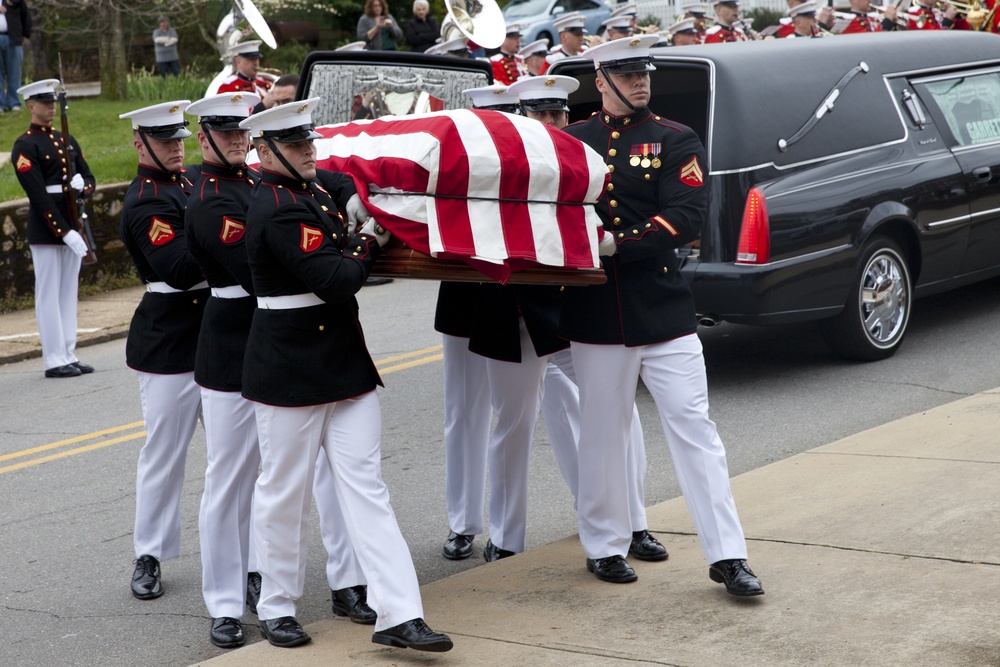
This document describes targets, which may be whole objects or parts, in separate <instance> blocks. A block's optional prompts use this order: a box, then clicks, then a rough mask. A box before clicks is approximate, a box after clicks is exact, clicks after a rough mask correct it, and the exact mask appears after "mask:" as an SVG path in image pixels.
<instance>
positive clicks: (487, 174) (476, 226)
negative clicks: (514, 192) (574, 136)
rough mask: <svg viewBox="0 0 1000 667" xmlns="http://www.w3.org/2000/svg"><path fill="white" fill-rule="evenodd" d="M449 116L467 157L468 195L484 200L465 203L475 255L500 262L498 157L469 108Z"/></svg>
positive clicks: (503, 254) (503, 250)
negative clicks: (474, 195) (484, 198)
mask: <svg viewBox="0 0 1000 667" xmlns="http://www.w3.org/2000/svg"><path fill="white" fill-rule="evenodd" d="M449 115H450V116H451V118H452V121H453V122H454V123H455V129H456V130H457V131H458V135H459V137H461V139H462V144H463V146H464V147H465V151H466V154H467V155H468V157H469V192H474V193H475V194H476V196H477V197H486V198H487V199H486V200H483V199H470V200H468V201H467V203H466V206H467V207H468V210H469V221H470V222H471V223H472V240H473V243H474V244H475V246H476V255H475V256H476V258H477V259H483V260H486V261H493V262H496V261H503V260H505V259H507V252H506V249H507V246H506V243H505V242H504V235H503V225H502V224H501V222H500V202H499V201H496V200H497V199H499V197H500V172H501V165H500V155H499V153H498V152H497V147H496V145H495V144H494V143H493V137H492V136H491V135H490V133H489V131H488V130H487V129H486V127H485V126H484V125H483V122H482V121H481V120H479V117H478V116H476V115H475V114H474V113H472V112H471V111H469V110H468V109H462V110H458V111H452V112H451V113H450V114H449ZM432 249H433V247H432Z"/></svg>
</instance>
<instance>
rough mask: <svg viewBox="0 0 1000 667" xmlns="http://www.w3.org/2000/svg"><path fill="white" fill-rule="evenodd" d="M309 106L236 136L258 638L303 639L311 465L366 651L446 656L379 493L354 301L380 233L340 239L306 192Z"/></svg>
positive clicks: (336, 221)
mask: <svg viewBox="0 0 1000 667" xmlns="http://www.w3.org/2000/svg"><path fill="white" fill-rule="evenodd" d="M318 102H319V98H312V99H309V100H304V101H301V102H294V103H291V104H285V105H281V106H278V107H275V108H273V109H269V110H267V111H263V112H261V113H258V114H254V115H253V116H251V117H250V118H248V119H246V120H245V121H243V122H242V123H241V124H240V125H241V127H244V128H247V129H249V130H250V136H251V138H252V139H253V140H254V144H255V147H256V148H257V152H258V156H259V157H260V160H261V166H262V178H261V183H260V185H259V186H258V187H257V190H256V191H255V193H254V195H253V199H252V202H251V205H250V210H249V214H248V217H247V230H246V236H245V238H246V241H245V242H246V246H247V254H248V257H249V260H250V270H251V277H252V280H253V290H254V293H255V294H256V296H257V305H258V308H257V310H256V312H255V313H254V316H253V322H252V324H251V327H250V336H249V339H248V340H247V352H246V357H245V360H244V367H243V395H244V396H245V397H246V398H248V399H249V400H251V401H254V402H255V403H256V406H255V410H256V418H257V431H258V434H259V438H260V448H261V461H262V467H263V471H262V472H261V475H260V476H259V477H258V479H257V486H256V488H255V491H254V494H255V498H254V503H255V506H254V531H255V539H256V543H257V560H258V567H259V568H260V572H261V576H262V583H261V596H260V601H259V603H258V605H257V613H258V616H259V618H260V620H261V631H262V633H263V634H264V636H265V637H266V638H267V639H268V641H269V642H271V644H273V645H275V646H280V647H291V646H298V645H300V644H304V643H306V642H308V641H309V640H310V638H309V636H308V635H307V634H306V633H305V631H304V630H303V629H302V626H301V625H300V624H299V623H298V621H297V620H296V618H295V602H296V600H297V599H298V598H299V597H301V595H302V589H303V583H304V575H305V544H306V539H307V536H308V506H309V502H310V500H311V493H310V489H311V486H312V479H313V476H314V474H315V469H316V459H317V456H318V455H319V454H320V453H323V454H325V455H326V456H327V458H328V460H329V462H330V465H331V467H332V469H333V476H334V484H335V485H336V489H337V494H338V496H339V497H340V499H341V501H342V508H343V512H344V516H345V518H346V521H347V527H348V531H349V532H350V535H351V540H352V541H353V543H354V545H355V550H356V552H357V556H358V560H359V562H360V564H361V569H362V570H363V571H364V573H365V577H366V578H367V580H368V581H369V585H370V590H371V598H370V600H371V604H372V606H373V607H374V609H375V611H376V612H377V614H378V620H377V622H376V625H375V633H374V634H373V636H372V641H373V642H375V643H379V644H386V645H390V646H398V647H408V648H414V649H419V650H426V651H447V650H450V649H451V647H452V642H451V639H449V638H448V637H447V636H446V635H443V634H440V633H435V632H434V631H432V630H431V629H430V628H429V627H428V626H427V624H426V623H424V621H423V618H422V617H423V608H422V604H421V600H420V588H419V585H418V583H417V575H416V571H415V570H414V568H413V562H412V560H411V558H410V553H409V549H408V547H407V545H406V541H405V540H404V539H403V536H402V533H401V532H400V530H399V526H398V525H397V523H396V518H395V515H394V514H393V512H392V507H391V506H390V504H389V493H388V490H387V488H386V486H385V483H384V482H383V481H382V477H381V472H380V449H379V447H380V437H381V436H380V430H381V414H380V409H379V402H378V397H377V395H376V394H375V387H376V385H378V384H381V380H380V379H379V376H378V372H377V371H376V369H375V364H374V362H373V361H372V359H371V356H370V355H369V353H368V350H367V347H366V346H365V341H364V335H363V333H362V331H361V325H360V323H359V321H358V305H357V300H356V299H355V294H356V293H357V291H358V290H359V289H361V286H362V285H363V284H364V281H365V279H366V278H367V277H368V275H369V273H370V272H371V267H372V264H373V263H374V261H375V258H376V257H377V256H378V252H379V248H380V246H381V245H382V244H384V243H385V242H386V241H387V240H388V232H385V231H384V230H381V228H380V227H377V225H376V224H375V222H374V220H370V219H369V220H368V221H367V222H366V223H365V226H364V228H363V229H362V231H361V233H358V234H354V235H353V236H351V235H349V234H345V230H344V226H343V221H342V217H341V216H340V214H339V212H338V208H337V204H336V203H335V202H334V201H333V199H332V198H331V197H330V195H329V194H328V193H327V192H326V191H325V190H324V189H321V188H318V187H317V185H316V183H315V181H314V177H315V159H316V151H315V148H314V147H313V143H312V142H313V139H315V138H317V137H318V136H319V135H318V134H316V133H315V132H314V131H313V129H312V127H313V125H312V110H313V109H314V108H315V106H316V104H317V103H318ZM380 230H381V231H380Z"/></svg>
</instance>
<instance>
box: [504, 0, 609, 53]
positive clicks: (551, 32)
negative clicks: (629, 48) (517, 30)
mask: <svg viewBox="0 0 1000 667" xmlns="http://www.w3.org/2000/svg"><path fill="white" fill-rule="evenodd" d="M564 12H580V13H581V14H583V15H584V17H586V19H587V23H586V26H585V28H586V30H587V34H590V35H596V34H597V31H598V30H600V28H601V22H602V21H604V19H606V18H608V17H609V16H611V9H609V8H608V6H607V5H606V4H604V3H603V2H601V0H511V2H510V4H508V5H507V6H506V7H504V8H503V16H504V19H505V20H506V21H507V23H517V24H518V25H520V26H521V43H522V44H528V43H530V42H534V41H535V40H537V39H547V40H549V46H555V45H556V44H558V43H559V32H558V31H557V30H556V29H555V28H553V27H552V22H553V21H554V20H555V19H557V18H559V15H560V14H562V13H564Z"/></svg>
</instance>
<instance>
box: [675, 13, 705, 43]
mask: <svg viewBox="0 0 1000 667" xmlns="http://www.w3.org/2000/svg"><path fill="white" fill-rule="evenodd" d="M667 33H668V34H669V35H670V40H671V42H670V43H671V44H672V45H673V46H691V45H694V44H701V36H700V35H699V34H698V29H697V27H696V24H695V20H694V19H693V18H687V19H681V20H680V21H678V22H677V23H675V24H673V25H672V26H670V27H669V28H667Z"/></svg>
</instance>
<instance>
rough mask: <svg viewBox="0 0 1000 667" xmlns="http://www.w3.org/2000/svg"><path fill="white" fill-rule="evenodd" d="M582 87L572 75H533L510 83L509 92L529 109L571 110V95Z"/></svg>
mask: <svg viewBox="0 0 1000 667" xmlns="http://www.w3.org/2000/svg"><path fill="white" fill-rule="evenodd" d="M579 87H580V82H579V81H577V80H576V79H574V78H573V77H571V76H558V75H554V74H550V75H547V76H532V77H527V78H521V79H518V80H517V81H515V82H514V83H512V84H510V87H509V88H507V92H508V93H509V94H511V95H514V96H515V97H517V98H518V99H519V100H520V102H521V104H522V105H523V106H524V108H525V109H527V110H528V111H569V95H570V93H572V92H574V91H575V90H576V89H577V88H579Z"/></svg>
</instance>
